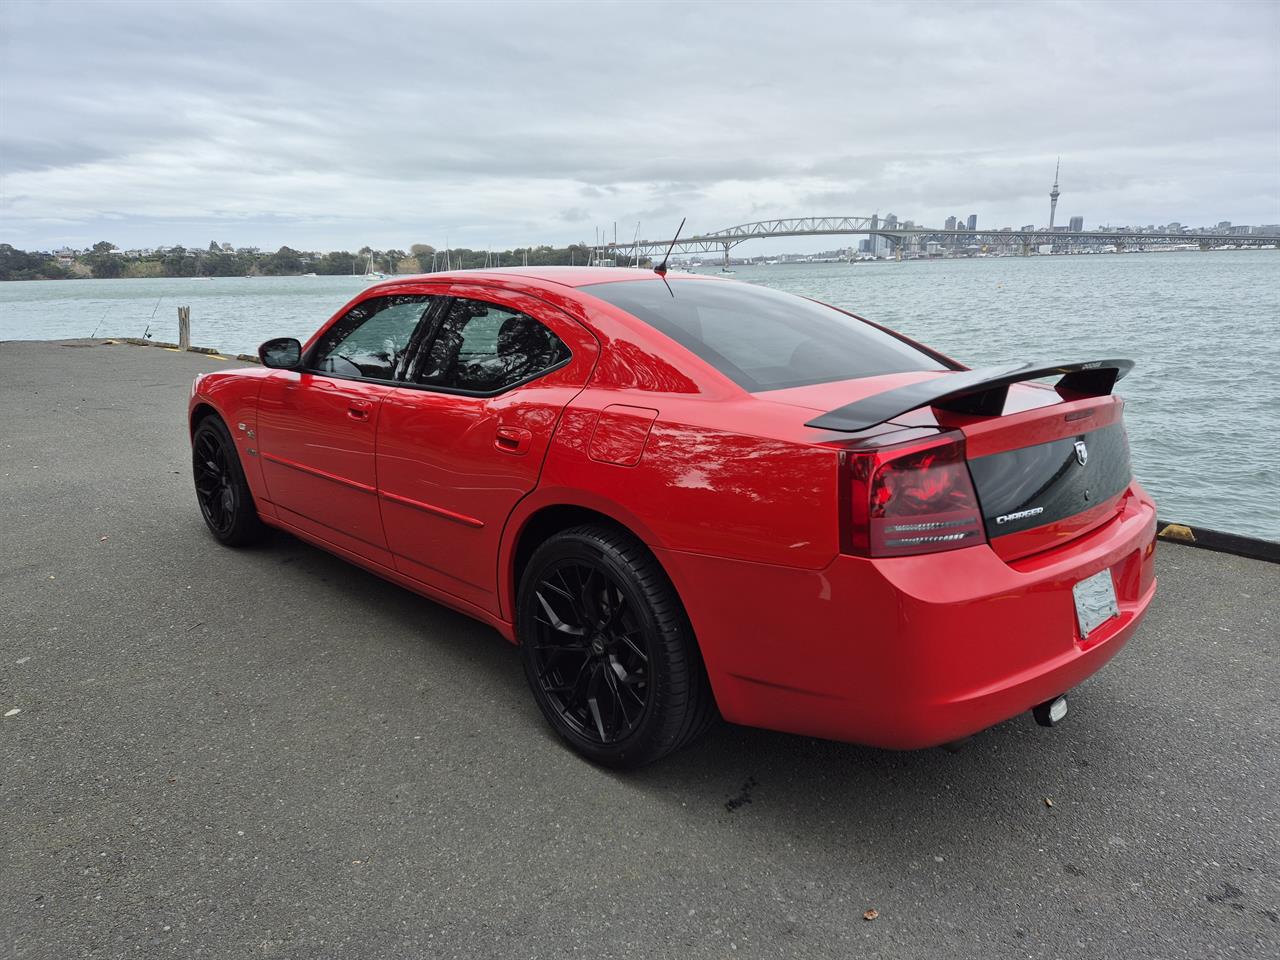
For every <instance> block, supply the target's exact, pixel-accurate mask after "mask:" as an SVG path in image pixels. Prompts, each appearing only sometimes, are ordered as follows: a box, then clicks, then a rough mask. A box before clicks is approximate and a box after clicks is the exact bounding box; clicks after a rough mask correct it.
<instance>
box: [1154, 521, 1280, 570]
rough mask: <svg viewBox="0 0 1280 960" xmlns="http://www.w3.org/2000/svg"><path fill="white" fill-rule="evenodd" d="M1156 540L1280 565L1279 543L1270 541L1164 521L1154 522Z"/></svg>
mask: <svg viewBox="0 0 1280 960" xmlns="http://www.w3.org/2000/svg"><path fill="white" fill-rule="evenodd" d="M1156 536H1157V537H1158V538H1159V539H1161V540H1165V541H1167V542H1169V543H1181V544H1183V545H1184V546H1188V547H1200V548H1201V549H1202V550H1214V551H1216V552H1218V553H1231V554H1234V555H1236V556H1237V557H1248V558H1249V559H1251V560H1263V561H1265V562H1267V563H1280V543H1276V542H1275V541H1273V540H1259V539H1257V538H1256V537H1242V536H1240V535H1239V534H1237V533H1224V532H1223V531H1221V530H1208V529H1206V528H1204V527H1192V526H1188V525H1187V524H1185V523H1169V522H1167V521H1165V520H1157V521H1156Z"/></svg>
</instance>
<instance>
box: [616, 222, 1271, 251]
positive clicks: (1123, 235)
mask: <svg viewBox="0 0 1280 960" xmlns="http://www.w3.org/2000/svg"><path fill="white" fill-rule="evenodd" d="M856 235H865V236H874V237H884V238H885V239H886V240H888V241H889V243H890V244H891V245H892V246H893V247H894V249H896V250H897V251H899V252H900V251H901V250H902V248H903V247H904V246H906V245H908V244H910V243H912V241H914V242H915V243H916V244H918V245H920V246H921V247H924V246H925V245H927V244H928V243H930V242H934V243H939V244H944V245H947V246H956V245H958V242H963V245H965V246H969V245H974V244H976V245H978V246H983V247H997V248H999V247H1019V248H1021V250H1022V251H1023V252H1026V251H1027V250H1029V249H1030V248H1032V247H1035V246H1039V245H1041V244H1046V243H1049V244H1052V243H1061V242H1063V241H1068V240H1075V241H1081V240H1092V241H1095V242H1101V243H1104V244H1114V245H1117V246H1123V245H1126V244H1129V245H1132V244H1135V243H1142V244H1148V243H1151V244H1170V243H1198V244H1201V245H1207V244H1216V243H1221V242H1223V241H1227V242H1230V243H1234V244H1238V245H1240V246H1256V245H1259V244H1264V243H1280V235H1263V234H1247V235H1237V234H1231V233H1193V234H1187V233H1153V232H1142V231H1137V230H1133V231H1116V230H1075V231H1062V230H1055V231H1052V232H1051V231H1049V230H1045V229H1037V230H966V229H958V230H943V229H939V228H935V227H910V228H906V227H901V226H898V225H897V224H895V225H893V226H887V225H886V224H885V223H884V221H882V220H880V218H879V217H792V218H789V219H782V220H757V221H755V222H754V223H740V224H738V225H736V226H732V227H725V228H724V229H722V230H712V231H710V232H708V233H700V234H696V235H694V236H690V237H681V238H680V239H678V240H676V241H675V246H674V249H675V250H678V251H680V252H682V253H722V254H723V256H724V259H725V261H726V262H727V261H728V259H729V251H730V250H732V249H733V248H734V247H736V246H737V245H738V244H740V243H744V242H745V241H747V240H757V239H760V238H763V237H821V236H856ZM671 246H672V241H671V240H670V239H667V240H640V241H636V242H633V243H611V244H608V245H607V246H605V247H604V248H603V249H604V250H605V251H607V252H608V253H609V254H610V255H614V256H616V255H618V254H622V255H625V256H628V257H632V258H634V257H646V256H647V257H653V256H654V255H656V254H663V253H666V252H667V249H668V248H669V247H671Z"/></svg>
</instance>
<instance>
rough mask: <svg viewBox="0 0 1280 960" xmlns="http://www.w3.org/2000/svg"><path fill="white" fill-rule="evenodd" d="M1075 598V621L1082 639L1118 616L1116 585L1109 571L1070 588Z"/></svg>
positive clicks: (1100, 572) (1096, 574)
mask: <svg viewBox="0 0 1280 960" xmlns="http://www.w3.org/2000/svg"><path fill="white" fill-rule="evenodd" d="M1071 590H1072V593H1074V594H1075V597H1076V620H1077V622H1079V624H1080V639H1082V640H1083V639H1084V638H1086V637H1088V636H1089V634H1091V633H1093V631H1094V630H1096V629H1098V627H1100V626H1101V625H1102V624H1104V623H1106V622H1107V621H1108V620H1110V619H1111V618H1112V617H1118V616H1120V607H1119V605H1118V604H1117V603H1116V585H1115V582H1114V581H1113V580H1112V579H1111V571H1110V570H1102V571H1099V572H1098V573H1095V574H1094V575H1093V576H1092V577H1089V578H1087V579H1085V580H1081V581H1080V582H1079V583H1077V584H1076V585H1075V586H1074V587H1072V588H1071Z"/></svg>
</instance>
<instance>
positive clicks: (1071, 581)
mask: <svg viewBox="0 0 1280 960" xmlns="http://www.w3.org/2000/svg"><path fill="white" fill-rule="evenodd" d="M260 355H261V358H262V363H263V365H262V367H261V368H254V369H244V370H228V371H225V372H218V373H210V374H205V375H203V376H201V377H198V378H197V379H196V381H195V384H194V386H193V388H192V391H191V401H190V409H189V415H190V429H191V437H192V450H193V458H192V459H193V466H194V474H195V487H196V494H197V498H198V501H199V504H200V509H201V512H202V513H203V515H204V519H205V522H206V523H207V524H208V527H209V529H210V530H211V531H212V532H213V535H214V536H215V537H217V539H218V540H220V541H221V542H222V543H225V544H227V545H229V546H239V545H242V544H247V543H250V542H251V541H253V540H255V539H256V538H258V537H259V536H261V535H262V534H263V532H264V530H265V527H266V526H272V527H278V528H280V529H283V530H287V531H288V532H289V533H292V534H294V535H295V536H298V537H301V538H302V539H304V540H307V541H309V542H311V543H313V544H316V545H317V546H320V547H322V548H324V549H325V550H329V551H332V552H333V553H335V554H337V555H339V556H341V557H343V558H345V559H347V560H349V561H351V562H353V563H356V564H359V565H360V566H362V567H365V568H366V569H368V570H371V571H373V572H374V573H377V574H378V575H379V576H382V577H386V578H387V579H388V580H392V581H394V582H395V583H398V584H401V585H403V586H405V587H407V588H409V589H411V590H415V591H417V592H419V593H421V594H424V595H425V596H427V597H430V598H432V599H433V600H437V601H439V602H441V603H444V604H448V605H449V606H451V607H454V608H456V609H458V610H461V611H463V612H464V613H467V614H469V615H471V616H473V617H476V618H477V619H479V620H482V621H484V622H485V623H488V624H491V625H492V626H493V627H494V628H496V629H497V630H498V631H499V632H500V633H501V634H502V635H503V636H504V637H506V638H507V639H508V640H511V641H513V642H516V643H519V644H520V647H521V650H522V652H523V661H524V669H525V674H526V676H527V678H528V681H529V686H530V688H531V689H532V691H533V696H534V698H535V699H536V700H537V703H538V706H539V707H540V708H541V709H542V712H543V713H544V714H545V715H546V717H547V720H548V721H549V722H550V724H551V726H552V727H553V728H554V729H555V731H556V732H557V733H558V734H559V735H560V736H561V737H562V738H564V740H566V741H567V742H568V743H569V745H571V746H572V747H573V748H574V749H575V750H578V751H579V752H581V753H582V754H583V755H585V756H587V757H589V758H590V759H592V760H594V761H597V762H599V763H604V764H610V765H614V766H636V765H639V764H643V763H646V762H649V761H652V760H655V759H657V758H658V757H661V756H663V755H664V754H667V753H669V752H671V751H672V750H675V749H678V748H679V747H681V746H683V745H685V744H687V743H689V742H690V741H691V740H693V739H694V738H695V737H697V736H698V734H699V733H701V732H702V731H703V730H705V729H706V727H707V725H708V724H709V723H710V722H711V721H712V720H713V719H714V717H715V716H716V715H717V714H719V715H721V716H723V717H724V718H726V719H728V720H730V721H733V722H735V723H742V724H750V725H753V726H760V727H768V728H771V729H775V730H786V731H792V732H795V733H801V734H809V735H812V736H819V737H830V738H834V739H839V740H849V741H855V742H858V743H865V744H873V745H877V746H882V747H891V748H915V747H926V746H930V745H935V744H942V743H948V742H951V741H956V740H959V739H961V738H963V737H965V736H967V735H969V734H972V733H974V732H976V731H979V730H982V729H984V728H986V727H988V726H991V725H992V724H994V723H998V722H999V721H1002V720H1004V719H1006V718H1008V717H1011V716H1013V715H1015V714H1017V713H1020V712H1022V711H1025V710H1032V711H1033V712H1034V713H1035V715H1036V718H1037V720H1039V721H1040V722H1041V723H1044V724H1052V723H1055V722H1056V721H1057V720H1058V719H1060V718H1061V716H1062V714H1063V713H1065V709H1066V701H1065V699H1064V694H1065V693H1066V691H1068V690H1069V689H1070V688H1071V687H1073V686H1075V685H1076V684H1078V683H1079V682H1080V681H1081V680H1083V679H1084V678H1085V677H1087V676H1089V675H1090V674H1092V673H1093V672H1094V671H1096V670H1098V669H1099V668H1100V667H1101V666H1102V665H1103V664H1104V663H1105V662H1106V661H1107V660H1108V659H1109V658H1110V657H1111V656H1112V655H1114V654H1115V653H1116V651H1118V650H1119V649H1120V647H1121V646H1122V645H1123V644H1124V643H1125V641H1126V640H1128V638H1129V637H1130V636H1131V635H1132V634H1133V632H1134V630H1135V629H1136V628H1137V626H1138V622H1139V621H1140V620H1141V619H1142V616H1143V614H1144V612H1145V611H1146V609H1147V606H1148V605H1149V604H1150V602H1151V599H1152V597H1153V595H1154V593H1155V586H1156V581H1155V576H1154V570H1153V566H1154V564H1153V554H1154V549H1155V539H1154V538H1155V507H1154V505H1153V503H1152V501H1151V498H1150V496H1149V495H1148V494H1147V493H1146V492H1145V491H1144V490H1143V489H1142V487H1140V486H1139V485H1138V483H1137V482H1136V481H1135V480H1134V478H1133V476H1132V473H1131V469H1130V464H1129V453H1128V443H1127V439H1126V437H1125V431H1124V424H1123V420H1122V411H1123V407H1124V404H1123V401H1122V400H1121V399H1120V398H1119V397H1116V396H1113V395H1112V389H1113V387H1114V385H1115V382H1116V381H1117V380H1118V379H1119V378H1120V377H1121V376H1123V375H1124V374H1125V373H1127V372H1128V370H1129V368H1130V367H1131V366H1132V364H1131V363H1130V362H1129V361H1127V360H1096V361H1092V362H1086V363H1066V364H1052V365H1034V364H1029V363H1028V364H1008V365H1004V366H999V367H989V368H983V369H976V370H974V369H969V368H967V367H965V366H963V365H962V364H959V363H957V362H956V361H954V360H951V359H949V358H948V357H946V356H943V355H942V354H940V353H938V352H936V351H934V350H930V349H929V348H928V347H925V346H922V345H921V344H918V343H915V342H913V341H912V340H910V339H908V338H906V337H904V336H902V335H900V334H897V333H894V332H893V331H891V330H887V329H885V328H883V327H879V326H877V325H875V324H873V323H870V322H868V321H866V320H863V319H861V318H859V317H857V316H854V315H852V314H849V313H846V312H845V311H842V310H839V309H836V308H834V307H830V306H825V305H823V304H820V303H816V302H814V301H811V300H806V299H803V298H800V297H795V296H790V295H788V294H783V293H778V292H776V291H773V290H769V289H765V288H763V287H758V286H753V285H749V284H744V283H737V282H734V281H729V280H722V279H719V278H710V277H698V276H688V275H682V276H679V277H665V276H662V275H659V274H657V273H655V272H650V271H641V270H622V269H598V268H597V269H583V268H571V267H560V268H556V267H551V268H544V269H532V268H528V269H514V270H491V271H483V272H480V271H467V272H460V273H451V274H449V273H445V274H431V275H428V276H420V277H408V278H396V279H394V280H391V281H388V282H386V283H382V284H379V285H377V286H373V287H370V288H368V289H366V290H364V291H362V292H361V293H360V295H359V296H357V297H356V298H355V299H354V300H353V301H352V302H351V303H349V304H347V305H346V306H345V307H343V309H342V310H340V311H339V312H338V314H337V315H336V316H334V317H333V318H332V319H331V320H330V321H329V322H328V323H326V324H325V325H324V326H323V327H321V328H320V330H319V332H318V333H316V334H315V335H314V336H313V337H312V338H311V339H310V340H309V341H308V342H307V343H306V344H301V343H299V342H298V341H297V340H292V339H279V340H271V341H268V342H267V343H265V344H263V345H262V347H261V349H260ZM1048 379H1052V380H1053V381H1054V382H1053V383H1052V384H1049V383H1043V382H1034V381H1045V380H1048Z"/></svg>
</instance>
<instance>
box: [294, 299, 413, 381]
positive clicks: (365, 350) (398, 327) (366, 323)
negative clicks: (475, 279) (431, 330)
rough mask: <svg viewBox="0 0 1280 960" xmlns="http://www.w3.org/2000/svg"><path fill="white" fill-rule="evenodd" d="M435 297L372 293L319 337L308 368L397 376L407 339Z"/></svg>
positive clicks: (405, 357) (343, 373)
mask: <svg viewBox="0 0 1280 960" xmlns="http://www.w3.org/2000/svg"><path fill="white" fill-rule="evenodd" d="M434 300H435V298H434V297H425V296H394V297H373V298H371V299H369V300H365V301H363V302H362V303H358V304H356V305H355V306H354V307H352V308H351V310H349V311H348V312H347V315H346V316H344V317H343V318H342V319H341V320H339V321H338V322H337V323H335V324H334V325H333V326H332V327H330V328H329V330H328V331H327V332H326V333H325V335H324V336H323V337H321V338H320V342H319V344H317V346H316V350H315V354H314V355H313V358H312V360H311V369H313V370H319V371H321V372H322V373H334V374H337V375H339V376H343V377H364V378H366V379H369V380H400V379H403V377H404V373H405V369H404V368H405V363H406V362H407V360H408V351H409V340H410V338H411V337H412V336H413V331H414V329H415V328H416V327H417V326H418V321H420V320H421V319H422V315H423V314H424V313H426V311H427V309H428V308H429V307H430V305H431V303H432V302H433V301H434Z"/></svg>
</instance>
